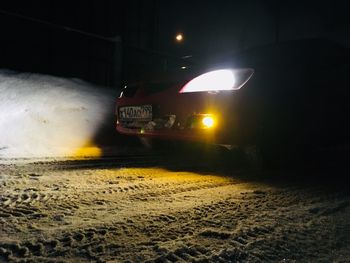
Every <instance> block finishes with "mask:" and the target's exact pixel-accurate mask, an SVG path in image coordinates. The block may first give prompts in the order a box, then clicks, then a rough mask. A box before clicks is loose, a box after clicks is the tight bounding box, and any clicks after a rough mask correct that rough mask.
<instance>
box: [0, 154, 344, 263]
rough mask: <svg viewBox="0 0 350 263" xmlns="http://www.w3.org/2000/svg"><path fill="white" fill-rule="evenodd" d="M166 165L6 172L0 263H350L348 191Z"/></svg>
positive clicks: (8, 167)
mask: <svg viewBox="0 0 350 263" xmlns="http://www.w3.org/2000/svg"><path fill="white" fill-rule="evenodd" d="M157 158H159V160H161V159H162V160H163V161H159V162H158V161H157ZM164 159H166V158H164V156H163V157H162V158H160V157H157V156H134V157H128V158H116V159H104V160H81V161H50V162H37V163H34V164H33V163H27V164H26V163H17V164H2V165H1V166H0V171H1V172H0V196H1V197H0V198H1V199H0V229H1V232H0V261H4V262H5V261H8V260H11V261H21V260H24V261H26V260H28V261H30V262H51V261H55V262H56V261H59V262H60V261H62V262H65V261H67V262H72V261H73V262H76V261H100V262H105V261H107V262H108V261H109V262H147V261H150V262H350V192H349V189H348V187H347V186H346V185H344V184H342V183H339V184H337V183H333V181H331V182H329V181H327V180H325V178H324V177H322V178H319V177H315V175H313V176H314V177H310V179H307V180H304V179H300V177H298V174H297V173H296V174H289V175H287V174H285V173H283V172H275V173H274V174H264V175H263V174H256V173H254V172H239V171H234V170H229V171H227V170H226V171H220V168H219V167H216V168H215V169H213V166H210V167H211V169H207V168H208V166H207V168H206V167H202V168H201V169H198V167H197V168H194V167H191V165H190V164H189V163H187V164H183V163H182V164H181V163H172V164H171V163H169V161H166V162H164ZM317 178H319V179H317ZM330 179H332V178H330Z"/></svg>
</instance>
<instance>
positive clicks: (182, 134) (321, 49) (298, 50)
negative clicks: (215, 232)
mask: <svg viewBox="0 0 350 263" xmlns="http://www.w3.org/2000/svg"><path fill="white" fill-rule="evenodd" d="M349 58H350V57H349V51H348V49H346V48H344V47H342V46H340V45H338V44H335V43H332V42H329V41H326V40H318V39H312V40H301V41H290V42H285V43H280V44H275V45H270V46H266V47H260V48H255V49H253V50H249V51H245V52H242V53H240V54H236V55H233V56H229V59H226V61H221V62H220V63H213V64H212V65H211V66H205V67H201V68H200V69H199V68H195V69H193V70H182V71H180V72H173V73H167V74H163V75H158V76H157V77H151V78H150V79H149V80H145V79H144V80H142V81H140V82H135V83H132V84H130V85H126V86H125V87H124V89H123V90H122V92H121V93H120V96H119V98H118V99H117V106H116V116H117V118H116V129H117V131H118V132H119V133H122V134H126V135H133V136H138V137H143V138H156V139H166V140H186V141H193V142H195V141H197V142H203V143H209V144H219V145H226V146H227V145H230V146H237V147H239V148H242V149H248V148H252V147H253V148H255V150H254V151H255V152H259V153H260V154H261V155H262V158H263V159H264V162H265V163H271V162H275V163H283V162H288V163H290V162H291V160H296V159H301V158H303V160H304V161H305V160H306V159H305V158H304V157H305V156H306V153H310V149H320V148H322V147H324V146H327V147H328V146H329V145H332V147H337V145H347V144H349V139H348V134H349V129H348V128H347V125H345V124H346V122H347V117H346V114H345V112H347V110H348V108H349V106H348V103H347V92H348V91H347V88H346V85H347V84H346V83H347V77H346V76H349V74H348V73H349V61H350V60H349ZM312 151H313V150H311V152H312ZM282 159H283V160H282Z"/></svg>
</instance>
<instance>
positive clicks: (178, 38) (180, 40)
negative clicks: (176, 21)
mask: <svg viewBox="0 0 350 263" xmlns="http://www.w3.org/2000/svg"><path fill="white" fill-rule="evenodd" d="M175 39H176V41H177V42H182V41H183V39H184V37H183V35H182V34H181V33H179V34H177V35H176V37H175Z"/></svg>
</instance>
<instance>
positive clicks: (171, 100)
mask: <svg viewBox="0 0 350 263" xmlns="http://www.w3.org/2000/svg"><path fill="white" fill-rule="evenodd" d="M252 74H253V70H252V69H223V70H214V71H211V72H207V73H204V74H200V75H199V76H197V77H194V78H191V77H187V78H182V79H180V78H176V77H173V78H168V79H165V80H164V79H163V80H157V81H145V82H140V83H136V84H133V85H130V86H126V87H125V88H124V89H123V91H122V92H121V94H120V96H119V98H118V100H117V107H116V116H117V120H116V129H117V131H118V132H120V133H122V134H126V135H134V136H139V137H151V138H159V139H170V140H191V141H201V142H209V143H227V140H228V138H230V139H231V138H232V136H234V134H235V132H236V133H238V129H233V130H232V129H231V128H232V127H237V126H238V125H239V124H238V119H237V117H235V116H237V114H236V113H235V112H234V111H235V108H236V106H237V104H238V102H236V101H235V96H237V94H238V92H239V89H240V88H241V87H242V86H243V85H245V83H246V82H247V81H248V80H249V79H250V78H251V76H252Z"/></svg>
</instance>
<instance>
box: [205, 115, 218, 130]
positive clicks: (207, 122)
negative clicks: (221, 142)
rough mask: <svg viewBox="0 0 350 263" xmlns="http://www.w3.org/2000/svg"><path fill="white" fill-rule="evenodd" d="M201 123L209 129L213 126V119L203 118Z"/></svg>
mask: <svg viewBox="0 0 350 263" xmlns="http://www.w3.org/2000/svg"><path fill="white" fill-rule="evenodd" d="M202 123H203V125H204V126H205V127H206V128H211V127H213V126H214V123H215V121H214V118H213V117H211V116H205V117H204V118H203V119H202Z"/></svg>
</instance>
